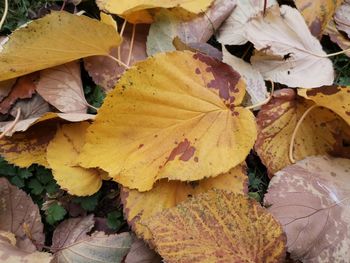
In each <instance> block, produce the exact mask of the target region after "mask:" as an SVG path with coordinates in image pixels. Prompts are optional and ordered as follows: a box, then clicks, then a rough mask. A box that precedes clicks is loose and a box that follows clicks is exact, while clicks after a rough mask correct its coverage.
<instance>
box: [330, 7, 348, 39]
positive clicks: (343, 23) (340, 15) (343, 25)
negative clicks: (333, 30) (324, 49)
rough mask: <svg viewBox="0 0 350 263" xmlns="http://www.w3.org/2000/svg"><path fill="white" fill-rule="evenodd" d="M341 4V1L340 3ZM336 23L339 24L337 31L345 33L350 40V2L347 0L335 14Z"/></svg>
mask: <svg viewBox="0 0 350 263" xmlns="http://www.w3.org/2000/svg"><path fill="white" fill-rule="evenodd" d="M339 2H340V1H339ZM334 21H335V23H336V24H337V29H338V30H340V31H343V32H345V33H346V34H347V35H348V37H349V38H350V1H349V0H345V3H344V4H342V5H341V6H340V7H339V8H338V9H337V12H336V13H335V16H334Z"/></svg>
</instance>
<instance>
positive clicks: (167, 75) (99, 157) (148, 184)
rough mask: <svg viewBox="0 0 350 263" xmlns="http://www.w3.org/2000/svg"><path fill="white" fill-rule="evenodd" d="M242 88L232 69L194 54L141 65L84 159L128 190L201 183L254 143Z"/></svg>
mask: <svg viewBox="0 0 350 263" xmlns="http://www.w3.org/2000/svg"><path fill="white" fill-rule="evenodd" d="M244 94H245V83H244V81H243V80H242V79H241V78H240V75H239V74H238V73H237V72H236V71H234V70H233V69H232V68H231V67H230V66H228V65H226V64H224V63H222V62H220V61H217V60H215V59H213V58H210V57H207V56H205V55H201V54H194V53H192V52H187V51H185V52H182V51H176V52H171V53H161V54H158V55H156V56H154V57H151V58H148V59H147V60H145V61H142V62H139V63H137V64H136V65H135V66H134V67H132V68H131V69H130V70H128V71H127V72H126V73H125V74H124V75H123V77H122V78H121V79H120V80H119V82H118V84H117V86H116V88H115V89H114V90H113V91H112V92H111V93H109V95H108V96H107V97H106V99H105V102H104V104H103V106H102V107H101V108H100V109H99V112H98V114H97V117H96V121H95V122H94V123H93V124H92V125H91V127H90V128H89V129H88V134H87V137H86V144H85V145H84V148H83V151H82V153H81V155H80V157H79V160H80V163H81V164H82V166H84V167H99V168H101V169H103V170H105V171H107V172H108V173H109V174H110V176H111V177H113V178H114V180H116V181H117V182H119V183H121V184H122V185H123V186H125V187H128V188H131V189H134V188H136V189H138V190H140V191H147V190H150V189H151V188H152V185H153V184H154V183H155V182H156V181H157V180H159V179H162V178H168V179H170V180H181V181H196V180H200V179H203V178H205V177H212V176H217V175H219V174H221V173H225V172H228V171H229V170H230V169H231V168H233V167H235V166H236V165H238V164H240V163H241V162H243V161H244V160H245V157H246V156H247V154H248V153H249V151H250V149H251V147H252V145H253V144H254V141H255V138H256V125H255V121H254V116H253V114H252V113H251V112H250V111H249V110H247V109H244V108H242V107H240V106H239V104H240V103H241V102H242V99H243V97H244Z"/></svg>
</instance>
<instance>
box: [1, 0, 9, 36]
mask: <svg viewBox="0 0 350 263" xmlns="http://www.w3.org/2000/svg"><path fill="white" fill-rule="evenodd" d="M8 11H9V3H8V0H5V7H4V13H3V14H2V17H1V20H0V29H1V28H2V26H3V24H4V23H5V19H6V17H7V13H8Z"/></svg>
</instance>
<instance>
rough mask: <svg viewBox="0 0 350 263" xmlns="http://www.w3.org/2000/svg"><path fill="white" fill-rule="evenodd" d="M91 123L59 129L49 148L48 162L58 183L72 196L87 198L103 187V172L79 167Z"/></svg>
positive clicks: (76, 124) (70, 125) (68, 125)
mask: <svg viewBox="0 0 350 263" xmlns="http://www.w3.org/2000/svg"><path fill="white" fill-rule="evenodd" d="M88 127H89V123H87V122H80V123H74V124H66V125H63V126H61V127H59V128H58V130H57V133H56V135H55V137H54V138H53V140H51V142H50V144H49V146H48V147H47V161H48V163H49V164H50V167H51V169H52V173H53V176H54V178H55V180H56V181H57V183H58V184H59V185H60V186H61V187H62V188H63V189H65V190H67V191H68V192H69V193H70V194H74V195H79V196H85V195H92V194H94V193H96V192H97V191H98V190H99V189H100V187H101V185H102V178H101V176H102V172H101V171H99V170H97V169H85V168H82V167H79V166H78V165H77V162H76V160H77V157H78V155H79V153H80V151H81V149H82V147H83V144H84V143H85V133H86V129H87V128H88Z"/></svg>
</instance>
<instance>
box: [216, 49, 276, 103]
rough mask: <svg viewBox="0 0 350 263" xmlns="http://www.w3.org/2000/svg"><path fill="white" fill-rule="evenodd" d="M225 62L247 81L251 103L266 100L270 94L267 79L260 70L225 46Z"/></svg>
mask: <svg viewBox="0 0 350 263" xmlns="http://www.w3.org/2000/svg"><path fill="white" fill-rule="evenodd" d="M222 53H223V62H225V63H226V64H228V65H230V66H231V67H232V68H234V69H236V70H237V72H238V73H239V74H241V76H242V78H244V79H245V81H246V83H247V88H246V89H247V93H248V94H247V95H248V96H249V101H250V104H257V103H259V102H262V101H264V100H265V99H266V98H267V97H268V96H269V94H268V92H267V88H266V85H265V81H264V79H263V77H262V76H261V74H260V72H259V71H257V70H256V69H254V68H253V67H252V66H251V65H250V64H249V63H247V62H245V61H244V60H243V59H240V58H238V57H236V56H233V55H231V54H230V53H229V52H228V51H227V49H226V48H225V47H223V49H222Z"/></svg>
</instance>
